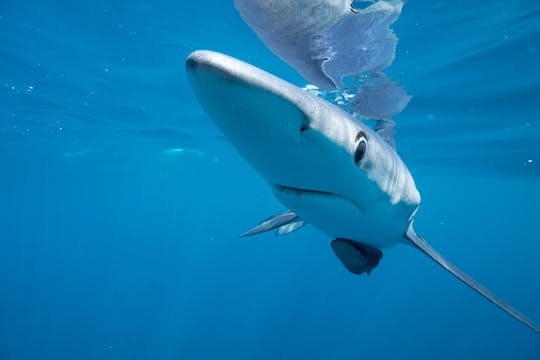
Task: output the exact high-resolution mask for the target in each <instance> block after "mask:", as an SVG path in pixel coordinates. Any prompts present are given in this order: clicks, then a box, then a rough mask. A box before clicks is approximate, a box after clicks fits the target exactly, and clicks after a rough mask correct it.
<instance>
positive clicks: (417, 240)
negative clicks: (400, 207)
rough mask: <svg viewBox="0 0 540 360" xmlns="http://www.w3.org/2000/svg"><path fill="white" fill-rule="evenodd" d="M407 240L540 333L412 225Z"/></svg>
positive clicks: (528, 320) (538, 329) (539, 328)
mask: <svg viewBox="0 0 540 360" xmlns="http://www.w3.org/2000/svg"><path fill="white" fill-rule="evenodd" d="M406 238H407V239H409V240H410V241H411V242H412V243H413V244H414V245H415V246H416V247H417V248H418V249H420V251H422V252H423V253H424V254H426V255H427V256H429V257H430V258H431V259H432V260H433V261H435V262H436V263H437V264H439V265H440V266H441V267H442V268H444V269H445V270H446V271H448V272H449V273H450V274H452V275H454V276H455V277H456V278H458V279H459V280H460V281H462V282H463V283H465V284H466V285H468V286H469V287H470V288H472V289H473V290H474V291H476V292H477V293H479V294H480V295H482V296H483V297H485V298H486V299H488V300H489V301H491V302H492V303H493V304H495V305H496V306H498V307H499V308H500V309H501V310H503V311H504V312H506V313H507V314H509V315H510V316H512V317H513V318H514V319H516V320H518V321H519V322H521V323H523V324H524V325H526V326H528V327H529V328H531V329H532V330H534V331H536V332H537V333H540V326H538V324H536V323H535V322H534V321H532V320H531V319H529V318H527V317H526V316H525V315H523V314H522V313H520V312H519V311H517V310H516V309H514V308H513V307H512V306H510V305H508V304H507V303H506V302H505V301H503V300H502V299H501V298H500V297H498V296H497V295H495V294H494V293H492V292H491V291H490V290H489V289H487V288H486V287H485V286H483V285H482V284H480V283H479V282H478V281H476V280H474V279H473V278H471V277H470V276H469V275H467V274H466V273H464V272H463V271H461V270H460V269H458V268H457V267H456V266H455V265H454V264H452V263H451V262H450V261H448V260H446V259H445V258H444V257H443V256H442V255H441V254H439V253H438V252H437V251H436V250H435V249H433V248H432V247H431V245H429V244H428V243H427V242H426V241H425V240H424V239H423V238H422V237H420V236H418V235H416V233H415V232H414V230H413V227H412V224H411V226H409V229H408V230H407V234H406Z"/></svg>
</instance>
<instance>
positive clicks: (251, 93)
mask: <svg viewBox="0 0 540 360" xmlns="http://www.w3.org/2000/svg"><path fill="white" fill-rule="evenodd" d="M186 70H187V74H188V79H189V82H190V84H191V86H192V88H193V91H194V93H195V95H196V97H197V99H198V100H199V102H200V103H201V105H202V107H203V108H204V109H205V110H206V112H207V113H208V114H209V115H210V118H211V119H212V120H213V121H214V122H215V123H216V124H217V126H218V127H219V128H220V130H221V131H222V132H223V134H224V135H225V136H226V137H227V138H228V139H229V140H230V142H231V143H232V144H233V146H234V147H235V148H236V150H237V151H238V152H239V153H240V155H242V156H243V157H244V158H245V159H246V160H247V161H248V162H249V163H250V164H251V165H252V166H253V167H254V168H255V169H257V170H258V172H259V173H261V175H263V176H264V177H265V178H266V179H267V180H268V181H269V182H271V183H281V182H283V181H284V180H286V179H283V176H282V175H281V174H283V173H284V171H283V169H290V168H295V167H296V168H297V167H298V166H301V160H302V159H300V158H299V156H298V154H301V153H302V133H303V132H304V131H305V130H306V129H308V128H309V125H310V124H309V119H308V117H307V116H306V115H305V112H304V110H303V108H302V107H303V106H304V107H306V106H307V107H309V104H308V103H306V102H304V103H303V104H297V103H295V102H292V101H291V98H294V96H295V93H296V92H298V91H302V90H301V89H298V88H296V87H294V86H292V85H291V84H289V83H287V82H285V81H283V80H281V79H279V78H277V77H275V76H273V75H271V74H269V73H266V72H264V71H262V70H260V69H258V68H255V67H253V66H251V65H249V64H247V63H244V62H241V61H239V60H236V59H234V58H231V57H229V56H227V55H224V54H219V53H215V52H211V51H205V50H202V51H196V52H194V53H192V54H191V55H190V56H189V57H188V59H187V61H186ZM284 89H285V91H284ZM304 97H305V96H304Z"/></svg>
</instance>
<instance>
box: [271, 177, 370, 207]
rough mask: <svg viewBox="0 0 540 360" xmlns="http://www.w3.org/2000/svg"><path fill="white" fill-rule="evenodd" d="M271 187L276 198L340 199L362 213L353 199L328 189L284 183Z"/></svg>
mask: <svg viewBox="0 0 540 360" xmlns="http://www.w3.org/2000/svg"><path fill="white" fill-rule="evenodd" d="M271 185H272V188H273V190H274V193H275V194H276V196H278V198H284V197H291V196H292V197H296V198H303V199H305V200H306V201H313V200H314V199H315V198H320V199H326V200H327V201H328V200H331V199H336V200H340V201H345V202H348V203H350V204H351V205H354V207H356V208H357V209H358V210H359V211H360V212H362V213H364V212H365V210H364V209H362V208H361V207H360V206H359V205H358V203H357V202H355V201H354V200H351V199H349V198H347V197H345V196H343V195H339V194H336V193H333V192H329V191H323V190H313V189H305V188H298V187H292V186H286V185H279V184H271ZM280 195H281V196H280Z"/></svg>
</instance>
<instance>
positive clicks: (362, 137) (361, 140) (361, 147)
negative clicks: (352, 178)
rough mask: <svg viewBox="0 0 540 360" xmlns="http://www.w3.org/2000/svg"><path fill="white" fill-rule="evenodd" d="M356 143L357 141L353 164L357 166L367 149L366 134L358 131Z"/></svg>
mask: <svg viewBox="0 0 540 360" xmlns="http://www.w3.org/2000/svg"><path fill="white" fill-rule="evenodd" d="M356 141H358V145H357V146H356V151H355V152H354V162H355V163H356V164H358V163H359V162H360V161H362V159H363V158H364V155H365V154H366V149H367V138H366V133H365V132H363V131H360V132H359V133H358V135H356Z"/></svg>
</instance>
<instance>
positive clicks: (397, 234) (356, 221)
mask: <svg viewBox="0 0 540 360" xmlns="http://www.w3.org/2000/svg"><path fill="white" fill-rule="evenodd" d="M274 194H275V196H276V198H277V199H278V200H279V201H280V202H281V203H282V204H283V205H285V206H286V207H287V208H289V209H290V210H292V211H293V212H295V213H296V214H298V216H300V217H301V218H302V219H303V220H305V221H307V222H308V223H310V224H311V225H313V226H315V227H316V228H318V229H319V230H321V231H322V232H324V233H325V234H327V235H328V236H330V237H332V238H342V239H349V240H354V241H357V242H359V243H362V244H366V245H369V246H371V247H374V248H377V249H383V248H387V247H389V246H392V245H394V244H396V243H398V242H400V241H402V240H403V236H404V234H405V232H406V231H407V228H408V225H409V216H410V214H408V213H407V212H409V211H406V210H405V209H401V208H400V207H399V206H395V205H392V204H390V202H389V201H387V200H386V199H383V198H381V200H380V201H379V202H377V203H375V204H373V206H371V207H370V208H369V209H360V208H359V207H358V206H357V205H356V204H355V203H354V202H353V201H351V200H348V199H346V198H344V197H341V196H338V195H334V194H330V193H324V192H316V191H301V190H295V189H290V188H283V187H274Z"/></svg>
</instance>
